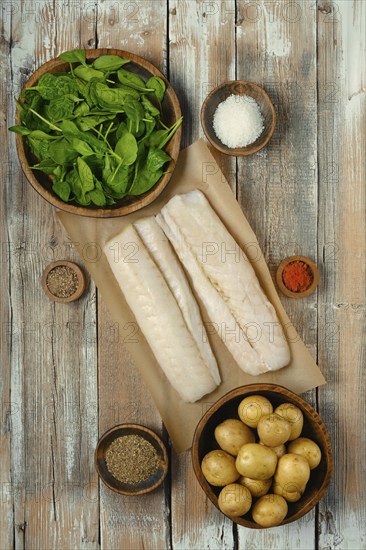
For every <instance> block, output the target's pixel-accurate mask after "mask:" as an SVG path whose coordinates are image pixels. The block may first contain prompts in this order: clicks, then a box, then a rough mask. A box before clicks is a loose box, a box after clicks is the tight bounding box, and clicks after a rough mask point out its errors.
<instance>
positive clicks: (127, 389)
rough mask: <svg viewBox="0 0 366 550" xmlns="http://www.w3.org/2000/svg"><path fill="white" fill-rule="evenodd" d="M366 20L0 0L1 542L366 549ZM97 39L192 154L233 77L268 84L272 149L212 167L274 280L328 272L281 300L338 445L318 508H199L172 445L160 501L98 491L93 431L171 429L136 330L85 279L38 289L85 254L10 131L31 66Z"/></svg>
mask: <svg viewBox="0 0 366 550" xmlns="http://www.w3.org/2000/svg"><path fill="white" fill-rule="evenodd" d="M365 17H366V2H365V1H364V0H355V1H352V0H345V1H343V0H340V1H337V2H335V3H332V2H329V1H323V0H320V1H318V2H315V1H310V0H294V1H291V2H289V1H287V0H263V1H262V0H255V1H248V0H237V1H236V2H235V1H234V0H226V1H222V2H221V1H219V0H214V1H209V2H208V1H200V0H197V1H196V0H140V1H129V0H126V1H124V0H94V1H91V0H63V1H60V0H13V1H6V0H4V1H3V2H2V24H1V44H0V47H1V58H0V62H1V68H2V74H4V76H5V79H4V81H3V82H2V85H1V93H2V100H1V105H2V107H3V109H2V115H1V142H0V144H1V147H2V153H1V170H2V176H1V183H2V201H1V208H2V214H1V225H2V237H1V241H2V242H1V245H2V249H1V253H2V263H1V267H2V275H1V286H2V297H3V301H2V308H3V309H2V313H1V323H2V324H1V329H2V332H1V344H2V362H1V379H0V390H1V435H0V437H1V440H0V441H1V443H0V449H1V451H0V452H1V460H0V475H1V477H0V481H1V498H0V509H1V511H0V547H1V549H4V550H8V549H10V548H17V549H22V548H23V549H56V548H57V549H65V550H66V549H73V550H74V549H92V548H103V549H108V550H116V549H140V548H150V549H165V548H171V547H172V548H174V549H178V548H181V549H183V550H188V549H202V548H211V549H212V548H215V549H216V548H217V549H219V548H220V549H221V548H242V549H258V550H262V549H265V548H271V549H278V550H283V549H294V548H297V549H313V548H314V549H315V548H316V549H318V548H321V549H332V548H336V549H354V550H360V549H361V548H365V547H366V546H365V545H366V531H365V526H366V515H365V494H366V491H365V487H364V482H365V441H364V438H365V418H366V415H365V368H364V367H365V355H364V353H363V352H362V339H363V338H364V336H365V332H364V324H363V321H364V317H365V191H364V189H365V187H364V186H365V157H366V150H365V149H366V147H365V109H366V101H365V36H366V24H365ZM98 46H99V47H104V48H108V47H114V48H121V49H126V50H129V51H132V52H135V53H137V54H139V55H141V56H143V57H146V58H147V59H149V60H150V61H152V62H153V63H155V64H156V65H157V66H158V67H160V68H161V69H162V70H163V71H164V72H165V74H166V75H167V76H168V78H169V79H170V81H171V82H172V85H173V86H174V88H175V90H176V92H177V94H178V97H179V99H180V102H181V105H182V109H183V112H184V116H185V122H184V138H183V146H186V145H188V144H190V143H192V142H193V141H194V140H196V139H197V138H198V137H199V136H202V130H201V127H200V120H199V112H200V106H201V104H202V102H203V100H204V98H205V96H206V95H207V93H208V91H209V90H211V89H212V88H213V87H214V86H216V85H217V84H219V83H221V82H222V81H224V80H226V79H234V78H242V79H245V80H250V81H255V82H258V83H259V84H261V85H263V86H264V87H265V89H266V90H267V91H268V93H269V94H270V96H271V98H272V100H273V102H274V104H275V107H276V111H277V115H278V123H277V129H276V133H275V135H274V138H273V139H272V141H271V143H270V145H269V146H268V147H267V148H266V149H265V150H263V151H262V152H260V153H259V154H256V155H255V156H253V157H250V158H243V159H237V160H235V159H224V158H222V157H216V158H217V159H218V161H219V163H220V165H221V166H222V169H223V171H224V173H225V175H226V177H227V179H228V181H229V182H230V185H231V186H232V189H233V191H234V193H236V195H237V198H238V201H239V202H240V204H241V206H242V208H243V211H244V212H245V214H246V216H247V217H248V219H249V221H250V222H251V224H252V226H253V229H254V230H255V232H256V234H257V236H258V239H259V242H260V243H261V246H262V249H263V251H264V254H265V256H266V259H267V261H268V263H269V265H270V267H271V269H272V270H273V271H274V269H275V267H276V265H277V264H278V263H279V261H280V260H281V259H282V258H283V257H284V256H287V255H290V254H305V255H309V256H310V257H311V258H313V259H314V260H316V261H317V263H318V265H319V267H320V270H321V283H320V286H319V289H318V292H317V294H315V295H313V296H311V297H310V298H308V299H304V300H302V301H301V300H299V301H291V299H285V298H283V302H284V304H285V307H286V309H287V311H288V313H289V315H290V318H292V320H293V322H294V324H295V326H296V327H297V329H298V331H299V333H300V335H301V336H302V338H303V339H304V341H305V343H306V344H307V346H308V347H309V349H310V350H311V353H312V354H313V355H314V357H316V358H317V360H318V363H319V365H320V368H321V370H322V372H323V373H324V375H325V377H326V378H327V380H328V384H327V385H326V386H324V387H321V388H319V390H318V391H313V392H308V394H307V395H306V396H305V397H306V398H307V399H308V400H309V401H310V402H311V403H313V405H315V406H316V407H317V409H318V410H319V412H320V415H321V416H322V417H323V419H324V421H325V423H326V425H327V427H328V429H329V431H330V433H331V437H332V442H333V447H334V456H335V472H334V477H333V480H332V482H331V485H330V488H329V491H328V493H327V495H326V496H325V497H324V498H323V500H322V501H321V502H320V504H319V506H318V507H317V508H316V509H314V510H313V511H312V512H311V513H309V514H308V515H307V516H306V517H304V518H303V519H302V520H300V521H298V522H296V523H294V524H291V525H288V526H286V527H283V528H276V529H269V530H263V531H250V530H247V529H245V528H239V529H238V528H237V527H236V526H233V524H232V523H231V522H230V521H229V520H226V519H225V517H224V516H223V515H221V514H220V513H218V511H217V510H216V509H215V508H214V507H213V506H212V505H211V503H210V502H208V501H207V499H206V498H205V496H204V494H203V492H202V490H201V489H200V487H199V486H198V484H197V482H196V480H195V477H194V474H193V470H192V467H191V462H190V455H189V453H185V454H183V455H181V456H179V457H178V456H176V455H175V453H174V452H173V451H171V472H170V476H169V477H168V479H167V480H166V483H165V486H164V487H161V488H160V489H159V490H157V491H156V492H155V493H152V494H150V495H148V496H145V497H142V498H130V499H129V498H123V497H121V496H118V495H115V494H113V493H112V492H110V491H109V490H107V489H106V488H105V487H104V486H103V485H98V479H97V476H96V473H95V470H94V465H93V453H94V449H95V445H96V442H97V439H98V434H101V433H103V432H104V431H105V430H106V429H108V428H109V427H111V426H113V425H114V424H116V423H119V422H125V421H136V422H140V423H144V424H147V425H149V426H150V427H152V428H153V429H155V430H156V431H157V432H158V433H161V434H163V436H164V437H165V438H166V439H167V434H166V433H165V431H164V428H163V426H162V423H161V419H160V416H159V414H158V413H157V411H156V408H155V406H154V404H153V402H152V400H151V398H150V396H149V394H148V393H147V391H146V390H145V388H144V386H143V383H142V381H141V379H140V376H139V373H138V371H137V369H136V368H135V367H134V365H133V364H132V362H131V360H130V358H129V357H128V355H127V353H126V352H125V350H124V346H123V341H124V339H125V337H126V330H125V329H124V328H123V327H118V326H116V324H114V323H113V321H112V320H111V318H110V317H109V314H108V311H106V308H105V307H104V305H103V300H102V298H101V296H99V295H98V292H97V290H96V289H95V287H94V286H93V284H90V287H89V292H88V293H87V295H86V296H85V297H84V298H83V299H82V300H81V301H80V302H79V303H76V304H72V305H55V304H53V303H51V302H50V301H49V300H48V299H47V298H46V296H45V295H44V293H43V291H42V288H41V284H40V280H41V273H42V270H43V269H44V267H45V266H46V265H47V263H49V262H50V261H52V260H55V259H63V258H67V259H76V260H77V261H79V258H78V257H77V255H76V252H75V251H74V249H73V247H72V245H71V243H70V241H69V240H68V238H67V236H66V234H65V233H64V231H63V229H62V227H61V226H60V224H59V223H58V221H57V219H56V216H55V211H54V210H53V209H52V207H51V206H49V205H48V204H47V203H46V202H44V201H43V200H42V199H41V198H40V197H39V196H38V195H37V194H36V193H35V192H34V191H33V190H32V189H31V187H30V185H29V184H28V183H27V181H26V179H25V178H24V176H23V175H22V173H21V171H20V168H19V164H18V160H17V154H16V150H15V140H14V137H13V136H11V135H9V134H8V132H7V126H8V125H11V124H13V120H14V101H13V97H14V96H17V95H18V93H19V91H20V89H21V87H22V85H23V84H24V82H25V81H26V80H27V78H28V77H29V75H30V74H31V73H32V72H33V71H34V70H35V68H36V67H38V66H39V65H41V64H42V63H44V62H45V61H48V60H49V59H51V58H52V57H54V56H57V55H58V54H59V53H60V52H62V51H64V50H67V49H72V48H75V47H84V48H94V47H98ZM85 254H86V256H87V257H88V259H89V260H90V258H91V257H92V255H93V247H92V246H91V247H90V248H89V250H85Z"/></svg>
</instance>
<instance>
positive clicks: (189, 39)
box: [168, 0, 236, 192]
mask: <svg viewBox="0 0 366 550" xmlns="http://www.w3.org/2000/svg"><path fill="white" fill-rule="evenodd" d="M168 5H169V75H170V82H171V84H172V86H173V88H174V89H175V91H176V93H177V95H178V99H179V101H180V104H181V108H182V113H183V116H184V122H183V137H182V147H187V146H188V145H191V144H192V143H193V142H194V141H196V140H197V139H198V138H200V137H201V138H204V139H205V135H204V132H203V130H202V126H201V118H200V112H201V106H202V103H203V102H204V100H205V98H206V96H207V95H208V93H209V92H210V91H211V90H213V89H214V88H215V87H216V86H218V85H219V84H221V83H222V82H223V81H225V80H234V79H235V70H236V61H235V59H236V58H235V0H229V1H226V2H205V1H204V0H196V1H191V0H184V1H181V0H179V1H175V0H168ZM221 5H225V6H224V8H223V9H222V10H221ZM210 150H211V152H212V154H213V156H214V157H215V160H216V161H217V163H218V165H219V166H220V168H221V170H222V172H223V173H224V175H225V177H226V179H227V180H228V182H229V184H230V185H231V187H232V189H233V191H234V192H236V163H235V159H233V158H231V157H226V158H225V157H224V155H220V154H219V153H218V152H217V151H216V149H214V148H213V147H211V146H210ZM211 169H212V168H211V167H210V166H203V167H202V178H204V179H205V181H207V182H208V183H209V179H210V170H211Z"/></svg>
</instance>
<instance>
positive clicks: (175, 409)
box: [58, 140, 325, 453]
mask: <svg viewBox="0 0 366 550" xmlns="http://www.w3.org/2000/svg"><path fill="white" fill-rule="evenodd" d="M193 189H200V190H201V191H203V192H204V193H205V195H206V197H207V198H208V200H209V201H210V203H211V205H212V206H213V208H214V209H215V210H216V212H217V213H218V215H219V216H220V218H221V220H222V221H223V222H224V224H225V225H226V227H227V228H228V230H229V231H230V232H231V234H232V235H233V237H234V238H235V239H236V241H237V242H238V243H239V244H240V246H241V247H242V248H243V249H244V251H245V252H246V254H247V256H248V257H249V259H250V260H251V261H252V265H253V267H254V269H255V271H256V274H257V276H258V279H259V281H260V283H261V285H262V288H263V290H264V291H265V293H266V294H267V296H268V298H269V300H270V301H271V302H272V304H273V305H274V307H275V308H276V310H277V314H278V317H279V319H280V321H281V323H282V326H283V327H285V332H286V334H287V337H288V340H289V345H290V349H291V363H290V364H289V365H288V366H287V367H285V368H283V369H281V370H279V371H276V372H274V373H272V374H271V373H269V374H262V375H260V376H256V377H253V376H249V375H247V374H245V373H244V372H243V371H241V370H240V369H239V367H238V366H237V365H236V363H235V361H234V359H233V358H232V356H231V355H230V353H229V352H228V351H227V349H226V347H225V346H224V344H223V343H222V341H221V339H220V338H219V336H218V335H217V334H212V335H210V341H211V345H212V347H213V350H214V353H215V356H216V358H217V361H218V364H219V369H220V373H221V378H222V383H221V385H220V386H219V387H218V388H217V389H216V390H215V391H214V392H213V393H211V394H209V395H206V396H205V397H203V398H202V399H201V400H200V401H198V402H196V403H193V404H190V403H184V402H183V401H181V399H180V398H179V396H178V394H177V393H176V392H175V390H173V388H172V387H171V386H170V384H169V382H168V381H167V379H166V378H165V375H164V374H163V372H162V370H161V369H160V367H159V365H158V364H157V362H156V360H155V358H154V356H153V354H152V351H151V349H150V347H149V345H148V344H147V342H146V340H145V338H144V336H143V334H142V333H141V331H139V332H138V333H137V335H135V336H134V338H133V339H134V340H135V339H136V338H137V340H138V342H132V343H128V342H125V343H124V344H123V345H125V346H126V347H127V349H128V351H129V352H130V353H131V356H132V357H133V359H134V361H135V363H136V366H137V367H138V368H139V369H140V371H141V373H142V377H143V379H144V382H145V384H146V387H147V388H148V390H149V391H150V392H151V394H152V397H153V399H154V401H155V404H156V406H157V408H158V410H159V411H160V414H161V417H162V419H163V422H164V424H165V426H166V428H167V430H168V432H169V435H170V438H171V440H172V443H173V446H174V448H175V450H176V451H177V452H178V453H179V452H182V451H184V450H186V449H188V448H189V447H190V446H191V443H192V437H193V433H194V430H195V427H196V425H197V423H198V421H199V420H200V418H201V416H202V415H203V414H204V412H205V411H206V410H207V409H208V408H209V407H210V406H211V404H213V403H214V402H215V401H217V399H218V398H219V397H221V396H222V395H224V394H225V393H227V392H228V391H230V390H231V389H233V388H236V387H237V386H241V385H245V384H252V383H257V382H269V383H274V384H279V385H283V386H286V387H287V388H289V389H291V390H292V391H294V392H296V393H302V392H305V391H307V390H309V389H311V388H315V387H316V386H320V385H322V384H324V383H325V379H324V377H323V375H322V374H321V372H320V370H319V369H318V367H317V365H316V363H315V361H314V359H313V358H312V357H311V355H310V353H309V352H308V350H307V348H306V347H305V345H304V343H303V342H302V341H301V339H300V337H299V336H298V334H297V333H296V330H295V328H294V327H293V326H292V325H291V322H290V320H289V318H288V317H287V315H286V313H285V311H284V309H283V307H282V305H281V302H280V299H279V297H278V294H277V292H276V289H275V287H274V284H273V282H272V278H271V275H270V273H269V270H268V267H267V264H266V262H265V260H264V257H263V255H262V253H261V251H260V247H259V244H258V241H257V239H256V236H255V234H254V233H253V231H252V229H251V227H250V225H249V223H248V221H247V219H246V218H245V216H244V214H243V212H242V210H241V208H240V206H239V204H238V203H237V201H236V200H235V197H234V195H233V193H232V191H231V189H230V187H229V185H228V183H227V182H226V181H225V178H224V176H223V174H222V172H221V171H220V169H219V167H218V165H217V163H216V161H215V160H214V158H213V156H212V155H211V153H210V152H209V150H208V148H207V146H206V145H205V143H204V142H203V141H202V140H200V141H198V142H196V143H194V144H193V145H191V146H190V147H188V148H187V149H185V150H183V151H181V153H180V156H179V159H178V163H177V165H176V168H175V171H174V174H173V176H172V179H171V181H170V183H169V185H168V186H167V188H166V189H165V191H164V192H163V194H162V195H160V197H159V198H158V199H157V200H156V201H155V202H154V203H153V204H151V205H149V206H147V207H146V208H144V209H142V210H139V211H138V212H135V213H133V214H131V215H128V216H124V217H121V218H110V219H96V218H85V217H81V216H75V215H73V214H69V213H66V212H58V216H59V219H60V220H61V222H62V224H63V225H64V227H65V229H66V231H67V233H68V234H69V236H70V238H71V239H72V241H73V243H74V245H75V246H76V248H77V249H78V251H79V253H80V255H81V256H82V258H83V260H84V262H85V263H86V265H87V268H88V270H89V272H90V275H91V277H92V279H93V280H94V282H95V284H96V285H97V287H98V289H99V290H100V292H101V294H102V297H103V299H104V301H105V303H106V304H107V307H108V308H109V310H110V313H111V315H112V317H113V318H114V320H115V321H116V322H117V323H119V327H121V328H123V327H124V326H125V325H126V323H130V322H135V323H136V320H135V317H134V315H133V314H132V312H131V310H130V309H129V307H128V305H127V303H126V301H125V299H124V296H123V294H122V292H121V290H120V288H119V286H118V284H117V282H116V280H115V278H114V276H113V274H112V271H111V269H110V267H109V264H108V262H107V259H106V257H105V256H104V254H103V253H102V249H103V246H104V245H105V243H106V242H107V241H108V240H109V239H110V238H112V237H113V236H114V235H116V234H117V233H119V232H120V230H121V229H122V228H123V227H124V226H125V225H126V224H128V223H131V222H133V221H135V220H137V219H139V218H141V217H144V216H149V215H152V214H156V213H157V212H158V211H159V210H160V209H161V208H162V207H163V206H164V204H165V203H166V202H167V201H168V200H169V199H170V198H171V197H172V196H174V195H176V194H177V193H184V192H187V191H191V190H193ZM205 240H207V241H209V236H208V235H207V236H205ZM88 243H93V244H89V245H88ZM88 251H89V254H88ZM93 251H94V255H92V254H90V252H93ZM88 255H89V256H91V260H92V261H88ZM200 305H201V311H202V313H203V319H204V321H205V322H207V323H209V318H208V317H207V314H206V312H205V311H204V310H203V308H202V304H200ZM209 332H210V333H211V332H214V331H213V330H210V331H209ZM121 345H122V344H121ZM131 397H132V396H131Z"/></svg>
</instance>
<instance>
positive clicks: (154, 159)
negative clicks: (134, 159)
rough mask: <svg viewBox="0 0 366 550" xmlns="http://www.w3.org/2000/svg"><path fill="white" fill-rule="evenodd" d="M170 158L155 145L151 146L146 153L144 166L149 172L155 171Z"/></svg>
mask: <svg viewBox="0 0 366 550" xmlns="http://www.w3.org/2000/svg"><path fill="white" fill-rule="evenodd" d="M170 160H172V159H171V157H170V156H169V155H168V154H167V153H165V152H164V151H162V150H161V149H158V148H156V147H151V148H150V149H149V152H148V154H147V159H146V168H147V169H148V170H151V172H157V171H158V170H160V168H162V167H163V166H164V164H165V163H166V162H169V161H170Z"/></svg>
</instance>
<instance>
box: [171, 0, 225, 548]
mask: <svg viewBox="0 0 366 550" xmlns="http://www.w3.org/2000/svg"><path fill="white" fill-rule="evenodd" d="M209 4H211V3H207V2H202V1H198V2H191V1H190V0H178V1H172V0H170V1H169V45H170V47H169V67H170V70H169V74H170V80H171V83H172V85H173V87H174V89H175V90H176V92H177V95H178V97H179V99H180V102H181V107H182V113H183V116H184V117H185V118H184V125H183V138H182V144H183V146H187V145H189V144H191V143H193V142H194V141H195V140H196V139H198V137H202V136H203V131H202V128H201V123H200V109H201V105H202V103H203V101H204V99H205V97H206V95H207V94H208V92H209V91H210V90H211V89H213V88H215V87H216V86H217V85H218V84H220V83H221V82H223V81H224V80H230V79H233V78H234V77H235V25H234V17H235V4H234V2H226V4H227V6H228V8H229V13H228V14H224V17H222V14H221V12H220V9H217V7H218V5H219V4H220V3H217V2H214V3H213V5H211V6H209ZM218 28H219V29H220V32H219V33H218V32H217V29H218ZM220 44H224V45H225V46H224V47H220ZM216 153H217V152H216ZM230 162H231V163H232V161H227V160H225V161H224V164H223V163H222V162H219V164H220V165H221V167H222V169H223V171H224V172H226V173H228V172H227V169H228V167H229V169H230V166H231V167H233V166H235V164H233V163H232V164H230ZM197 169H200V167H197ZM202 177H205V178H207V181H209V167H204V166H203V167H202ZM229 180H230V181H231V183H232V186H233V187H234V190H235V177H234V178H230V177H229ZM171 499H172V512H171V513H172V544H173V548H177V549H178V548H179V549H181V550H186V549H188V548H211V549H213V548H218V547H220V548H232V547H233V545H234V538H233V528H232V524H231V522H230V521H229V520H228V519H227V518H225V517H223V516H222V515H221V514H220V512H218V510H216V509H215V508H214V507H213V506H212V504H211V503H210V502H209V501H208V499H207V497H206V496H205V494H204V493H203V492H202V490H201V488H200V486H199V485H198V482H197V480H196V479H195V475H194V473H193V469H192V464H191V457H190V453H189V452H186V453H184V454H183V455H180V456H179V459H178V457H177V456H176V455H175V454H173V456H172V493H171Z"/></svg>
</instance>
